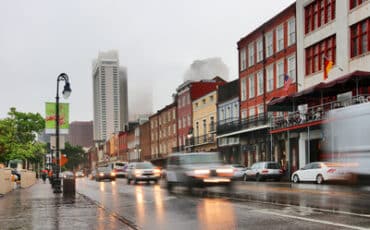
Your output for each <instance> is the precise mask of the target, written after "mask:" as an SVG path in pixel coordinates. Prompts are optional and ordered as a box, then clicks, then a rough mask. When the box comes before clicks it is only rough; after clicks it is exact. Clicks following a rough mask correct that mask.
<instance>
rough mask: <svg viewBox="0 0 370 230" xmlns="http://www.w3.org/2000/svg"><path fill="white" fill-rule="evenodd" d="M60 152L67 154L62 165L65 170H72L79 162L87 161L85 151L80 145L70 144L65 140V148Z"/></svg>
mask: <svg viewBox="0 0 370 230" xmlns="http://www.w3.org/2000/svg"><path fill="white" fill-rule="evenodd" d="M61 152H62V154H65V155H66V156H67V159H68V162H67V163H66V164H65V166H64V168H65V169H67V170H71V171H74V170H75V169H77V168H78V166H79V165H80V164H84V163H85V162H86V161H87V158H86V154H85V151H84V150H83V149H82V147H81V146H72V145H70V144H69V143H68V142H67V143H66V144H65V149H64V150H62V151H61Z"/></svg>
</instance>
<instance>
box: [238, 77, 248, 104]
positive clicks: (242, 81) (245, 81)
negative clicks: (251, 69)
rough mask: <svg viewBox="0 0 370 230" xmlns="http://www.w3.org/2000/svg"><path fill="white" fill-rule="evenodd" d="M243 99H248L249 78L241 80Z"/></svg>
mask: <svg viewBox="0 0 370 230" xmlns="http://www.w3.org/2000/svg"><path fill="white" fill-rule="evenodd" d="M240 87H241V90H240V91H241V101H245V100H247V78H242V80H241V84H240Z"/></svg>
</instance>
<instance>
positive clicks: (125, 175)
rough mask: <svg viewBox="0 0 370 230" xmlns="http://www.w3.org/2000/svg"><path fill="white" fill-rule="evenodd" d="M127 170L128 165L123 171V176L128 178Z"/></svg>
mask: <svg viewBox="0 0 370 230" xmlns="http://www.w3.org/2000/svg"><path fill="white" fill-rule="evenodd" d="M127 169H128V164H126V165H125V166H123V169H122V175H123V177H125V178H127Z"/></svg>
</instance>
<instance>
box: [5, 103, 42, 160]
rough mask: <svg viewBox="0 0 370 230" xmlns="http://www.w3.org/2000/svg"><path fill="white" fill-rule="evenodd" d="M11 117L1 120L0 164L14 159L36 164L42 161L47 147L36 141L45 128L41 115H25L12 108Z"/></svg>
mask: <svg viewBox="0 0 370 230" xmlns="http://www.w3.org/2000/svg"><path fill="white" fill-rule="evenodd" d="M8 115H9V117H7V118H5V119H1V120H0V162H6V161H9V160H13V159H21V160H29V161H32V162H36V161H38V160H40V159H42V156H43V154H44V152H45V146H44V145H43V144H41V143H38V142H36V141H35V139H36V133H39V132H40V131H42V130H43V129H44V127H45V120H44V118H43V117H42V116H41V115H40V114H39V113H36V114H34V113H23V112H18V111H16V109H15V108H11V109H10V112H9V113H8Z"/></svg>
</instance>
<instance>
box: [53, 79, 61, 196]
mask: <svg viewBox="0 0 370 230" xmlns="http://www.w3.org/2000/svg"><path fill="white" fill-rule="evenodd" d="M59 76H60V75H59ZM59 76H58V79H57V95H56V97H55V101H56V103H55V104H56V105H55V140H56V143H55V145H56V167H55V168H56V170H55V173H56V175H55V182H54V193H61V192H62V190H61V181H60V178H59V172H60V165H59V81H60V80H59Z"/></svg>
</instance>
